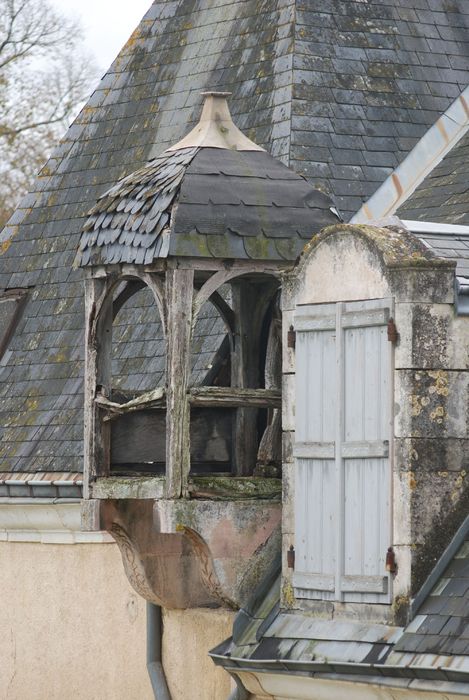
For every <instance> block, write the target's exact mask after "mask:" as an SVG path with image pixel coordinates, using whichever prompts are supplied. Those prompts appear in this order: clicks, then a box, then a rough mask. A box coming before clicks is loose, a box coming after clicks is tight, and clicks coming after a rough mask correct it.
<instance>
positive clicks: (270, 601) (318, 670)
mask: <svg viewBox="0 0 469 700" xmlns="http://www.w3.org/2000/svg"><path fill="white" fill-rule="evenodd" d="M273 573H274V572H273ZM279 599H280V572H279V571H277V577H275V576H272V575H271V576H270V580H269V579H266V581H264V582H263V583H262V584H261V586H260V587H259V590H258V591H256V592H255V594H254V595H253V598H252V601H251V602H250V603H248V605H247V606H246V608H245V609H243V610H241V611H240V612H239V613H238V614H237V616H236V618H235V622H234V626H233V636H232V637H231V638H230V639H228V640H226V641H225V642H223V643H222V644H219V645H218V646H217V647H216V648H215V649H213V651H212V652H210V655H211V657H212V659H213V660H214V661H215V663H217V664H219V665H221V666H223V667H225V668H228V669H230V668H232V669H233V670H236V669H242V670H248V671H249V670H254V671H256V670H269V671H271V672H280V673H286V672H287V673H301V674H302V675H310V676H314V675H318V676H320V675H321V674H325V673H327V674H329V677H330V678H332V677H333V676H332V675H331V674H337V675H336V676H335V677H337V678H338V677H339V676H340V675H343V676H344V678H345V679H348V680H351V679H352V678H353V679H358V676H362V680H363V681H365V682H366V679H367V677H368V682H378V683H379V684H382V683H384V682H385V681H384V678H387V679H388V681H387V682H388V685H392V684H393V682H394V683H396V682H397V684H398V685H399V686H400V687H406V688H407V687H408V688H414V689H415V690H418V689H419V688H420V689H421V690H423V689H424V688H423V687H421V686H420V684H421V682H422V681H423V680H425V681H427V683H428V686H427V688H426V689H427V690H431V689H432V690H435V689H436V688H437V689H438V690H439V691H440V692H448V693H451V692H453V693H455V694H462V695H464V697H467V695H468V690H467V689H468V687H469V517H467V518H466V520H465V522H464V523H463V525H462V526H461V528H460V530H459V531H458V533H457V534H456V535H455V537H454V538H453V540H452V541H451V543H450V545H449V546H448V548H447V550H446V551H445V553H444V554H443V556H442V557H441V559H440V560H439V562H438V563H437V565H436V566H435V568H434V570H433V572H432V574H431V575H430V577H429V579H428V580H427V581H426V583H425V584H424V586H423V587H422V589H421V591H420V593H419V595H418V596H417V597H416V599H415V601H414V604H415V605H414V613H415V612H416V614H415V616H414V618H413V620H412V621H411V622H410V624H408V625H407V627H405V628H402V627H391V626H387V625H382V624H373V623H370V622H367V621H356V620H347V619H339V618H334V619H321V618H318V617H317V615H305V614H304V613H303V612H301V611H295V610H292V611H289V610H280V609H279ZM265 662H267V663H265ZM397 679H399V681H397ZM404 679H406V680H405V681H404ZM431 684H434V685H433V686H432V685H431ZM435 686H436V687H435Z"/></svg>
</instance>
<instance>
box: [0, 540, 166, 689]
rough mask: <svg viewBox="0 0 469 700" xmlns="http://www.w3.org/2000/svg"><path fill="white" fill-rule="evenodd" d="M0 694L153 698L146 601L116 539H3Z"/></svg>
mask: <svg viewBox="0 0 469 700" xmlns="http://www.w3.org/2000/svg"><path fill="white" fill-rule="evenodd" d="M0 590H1V591H2V602H1V603H0V698H2V700H64V698H73V699H74V700H92V699H93V700H94V699H96V700H98V698H99V700H111V699H112V700H129V699H131V698H138V699H139V700H152V698H153V694H152V691H151V686H150V681H149V678H148V674H147V670H146V650H145V645H146V632H145V624H146V617H145V601H144V600H143V599H141V598H139V596H137V595H136V593H134V591H133V590H132V589H131V587H130V585H129V583H128V581H127V578H126V576H125V573H124V570H123V567H122V561H121V557H120V554H119V550H118V549H117V546H116V545H115V544H41V543H31V542H0Z"/></svg>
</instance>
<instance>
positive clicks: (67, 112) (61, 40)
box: [0, 0, 97, 229]
mask: <svg viewBox="0 0 469 700" xmlns="http://www.w3.org/2000/svg"><path fill="white" fill-rule="evenodd" d="M82 43H83V34H82V30H81V28H80V27H79V26H78V24H77V22H76V21H74V20H70V19H68V18H66V17H64V16H63V15H62V14H61V13H60V12H58V11H57V10H56V9H55V8H54V7H53V6H52V5H51V4H50V2H49V0H0V154H1V157H0V229H1V227H2V226H3V225H4V224H5V223H6V221H7V219H8V218H9V215H10V214H11V213H12V211H13V210H14V207H15V205H16V202H17V201H18V199H19V198H20V197H21V196H22V195H23V194H25V193H26V192H27V191H28V189H29V188H30V186H31V183H32V182H33V179H34V176H35V174H36V173H37V171H38V170H39V168H40V167H41V166H42V165H43V163H44V162H45V161H46V160H47V158H48V156H49V155H50V152H51V149H52V147H53V145H54V143H56V142H57V141H58V140H59V138H60V137H61V135H62V133H63V132H64V130H65V129H66V127H67V125H68V123H69V121H70V118H71V117H72V116H73V115H74V113H76V111H77V110H78V107H79V105H80V104H81V103H82V102H83V100H84V99H85V97H86V96H87V95H88V94H89V92H90V89H91V86H92V83H93V82H94V81H95V79H96V77H97V71H96V68H95V66H94V64H93V61H92V59H91V58H90V56H89V55H87V54H86V53H85V52H84V51H83V49H82Z"/></svg>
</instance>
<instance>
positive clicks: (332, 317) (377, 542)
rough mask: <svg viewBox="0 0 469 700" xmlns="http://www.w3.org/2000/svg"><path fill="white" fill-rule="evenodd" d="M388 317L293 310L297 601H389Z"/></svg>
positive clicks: (376, 312) (383, 303) (374, 305)
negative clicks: (387, 556)
mask: <svg viewBox="0 0 469 700" xmlns="http://www.w3.org/2000/svg"><path fill="white" fill-rule="evenodd" d="M389 315H390V301H389V300H372V301H364V302H349V303H339V304H324V305H308V306H304V307H299V308H298V309H297V314H296V317H295V328H296V331H297V343H296V348H297V350H296V354H297V372H296V435H295V452H294V455H295V458H296V477H295V478H296V482H295V483H296V487H295V490H296V495H295V515H296V525H295V527H296V537H295V544H296V553H297V556H296V571H295V574H294V585H295V588H296V589H297V590H296V593H297V595H299V597H308V598H317V599H325V600H331V599H338V600H344V601H351V602H352V601H354V602H387V600H388V599H389V594H388V577H387V576H386V572H385V555H386V550H387V547H388V546H389V543H390V505H391V504H390V474H389V459H388V450H389V443H388V440H389V435H390V377H391V371H390V370H391V356H390V351H391V348H390V343H389V342H388V340H387V328H386V324H387V320H388V318H389Z"/></svg>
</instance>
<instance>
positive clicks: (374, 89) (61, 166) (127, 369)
mask: <svg viewBox="0 0 469 700" xmlns="http://www.w3.org/2000/svg"><path fill="white" fill-rule="evenodd" d="M149 4H150V0H149ZM468 18H469V4H468V2H467V0H452V1H451V2H450V3H445V2H443V0H432V2H428V1H427V0H426V1H425V2H423V1H422V0H392V2H387V3H383V2H381V0H369V2H366V3H364V2H354V1H353V0H321V3H311V2H309V1H308V0H230V1H229V2H227V0H171V2H169V1H168V0H154V2H153V3H152V5H151V7H150V8H149V10H148V12H147V13H146V15H145V17H144V18H143V19H142V21H141V22H140V24H139V26H138V28H137V29H136V31H135V32H134V33H133V34H132V36H131V38H130V39H129V41H128V42H127V43H126V44H125V46H123V48H122V50H121V51H120V52H119V55H118V57H117V58H116V60H115V61H114V63H113V64H112V66H110V68H109V70H108V71H107V72H106V74H105V76H104V77H103V79H102V81H101V82H100V84H99V85H98V87H97V89H96V90H95V92H94V93H93V95H92V96H91V97H90V99H89V101H88V103H87V104H86V105H85V107H84V108H83V110H82V112H81V113H80V115H79V116H78V117H77V119H76V120H75V122H74V123H73V124H72V126H71V127H70V129H69V130H68V132H67V133H66V134H65V136H64V138H63V139H62V141H61V142H60V144H58V146H57V149H56V150H55V151H54V153H53V155H52V158H51V159H50V161H49V162H48V163H47V165H46V166H45V167H44V168H43V170H42V171H41V173H40V175H39V177H38V179H37V181H36V182H35V184H34V187H33V188H32V191H31V194H30V195H28V196H27V197H26V198H25V199H24V200H23V201H22V202H21V204H20V206H19V207H18V209H17V211H16V212H15V214H14V215H13V217H12V219H11V220H10V222H9V225H8V226H7V227H6V228H5V229H4V231H2V232H1V233H0V290H3V289H17V288H27V289H28V290H29V297H28V301H27V304H26V306H25V307H24V311H23V315H22V317H21V320H20V322H19V324H18V326H17V328H16V331H15V334H14V336H13V337H12V339H11V341H10V343H9V347H8V351H7V354H5V355H4V356H3V359H2V360H1V362H0V470H2V471H5V472H9V471H32V472H34V471H37V470H43V471H44V470H45V471H47V470H49V469H54V470H57V471H59V472H60V471H62V470H70V471H78V470H80V469H81V466H82V433H83V426H82V413H83V406H82V394H83V329H84V308H83V307H84V303H83V282H82V278H83V270H80V269H74V268H73V261H74V259H75V256H76V251H77V248H78V245H79V240H80V236H81V232H82V229H83V225H84V223H85V221H86V217H87V212H89V211H90V209H91V208H92V207H93V206H94V205H95V204H96V202H97V200H98V198H99V197H100V196H101V194H103V193H104V192H106V191H108V190H109V189H110V188H111V187H113V186H114V185H115V184H116V183H117V182H119V181H120V180H121V179H122V178H123V177H125V176H126V175H129V174H130V173H133V172H135V171H136V170H137V169H138V168H141V167H144V166H145V164H146V163H147V162H148V161H149V160H150V159H151V158H154V157H155V156H156V155H158V154H161V153H162V152H163V151H164V150H165V149H166V148H168V147H170V146H171V144H174V143H175V142H176V141H177V140H178V139H180V138H181V137H182V135H183V134H184V132H185V130H186V129H187V125H188V124H194V123H195V122H196V120H197V117H198V114H199V112H200V92H201V90H204V89H208V88H211V89H220V90H230V91H231V92H232V93H233V97H232V99H231V101H230V107H231V111H232V113H233V115H234V118H235V120H236V123H237V125H238V126H239V127H240V128H241V129H242V130H243V131H244V132H245V133H246V134H247V135H248V136H249V137H250V138H251V139H254V141H256V142H257V143H258V144H261V145H262V146H263V147H265V148H267V149H268V150H269V152H270V153H272V155H274V156H275V157H276V158H279V159H280V160H281V161H282V162H283V163H285V164H286V165H288V166H289V167H291V168H293V170H295V171H296V172H298V173H301V174H302V175H305V176H306V177H308V179H309V180H310V181H312V182H313V184H314V185H315V186H318V187H321V188H323V189H324V191H329V192H331V194H332V195H333V196H334V197H335V201H336V202H337V204H338V207H339V209H340V211H341V212H342V213H344V215H346V214H347V213H349V214H352V213H355V211H357V210H358V208H359V207H360V206H361V204H362V201H364V200H365V199H367V198H368V197H369V196H370V195H371V194H373V192H374V191H375V190H376V189H377V187H378V186H379V184H381V182H382V181H383V180H384V179H385V178H386V177H387V176H388V175H389V173H390V172H391V171H392V169H393V168H395V167H396V165H397V164H398V162H400V161H401V160H402V159H403V157H404V156H405V155H406V154H407V153H408V151H409V150H410V149H411V148H412V146H414V145H415V143H416V142H417V140H418V139H419V138H420V137H421V136H422V135H423V134H424V133H425V131H426V130H427V129H428V127H429V126H431V124H433V123H434V122H435V121H436V120H437V118H438V117H439V116H440V114H441V113H442V112H443V111H444V110H445V109H447V107H448V106H449V104H450V103H451V102H452V101H453V100H454V98H455V97H456V95H457V94H458V93H459V92H460V91H461V90H462V89H463V88H464V87H465V86H466V84H467V83H469V63H468V60H469V38H468V33H467V29H466V27H467V22H468ZM105 31H106V27H103V32H105ZM210 240H211V241H214V240H215V239H214V238H211V239H210ZM243 240H244V242H246V241H247V237H245V238H243ZM274 244H275V242H274ZM277 245H278V244H277ZM148 303H149V304H150V303H151V299H149V300H148ZM148 308H150V306H148ZM147 315H148V314H147V311H145V312H143V311H142V310H140V311H137V309H135V312H134V315H133V316H132V318H133V319H134V320H133V322H132V324H131V325H130V326H129V325H128V323H127V324H126V336H125V337H124V336H123V338H122V342H121V343H119V357H118V358H116V362H117V367H116V374H117V376H119V377H120V380H121V381H122V382H124V383H125V385H126V386H137V385H138V386H139V387H140V389H142V390H143V389H145V388H147V387H149V386H151V381H153V380H154V375H151V374H147V370H148V368H149V363H155V364H156V363H157V362H159V363H160V365H161V366H163V364H164V360H163V357H161V356H158V348H159V347H160V345H161V344H158V342H157V340H155V337H158V336H157V335H155V334H156V333H157V328H156V327H155V326H152V324H149V323H147V322H146V318H147ZM127 320H130V318H129V319H127ZM207 329H208V330H207ZM212 329H213V322H211V325H210V326H209V319H208V318H207V327H206V329H205V330H206V331H207V333H208V334H210V333H212ZM207 333H205V335H204V337H205V336H206V335H207ZM200 338H201V340H202V336H200ZM144 339H150V344H149V350H150V351H151V357H150V356H147V355H145V354H144V353H142V350H141V348H142V346H143V343H142V341H143V340H144ZM202 364H203V363H201V365H202ZM155 371H156V369H155Z"/></svg>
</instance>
